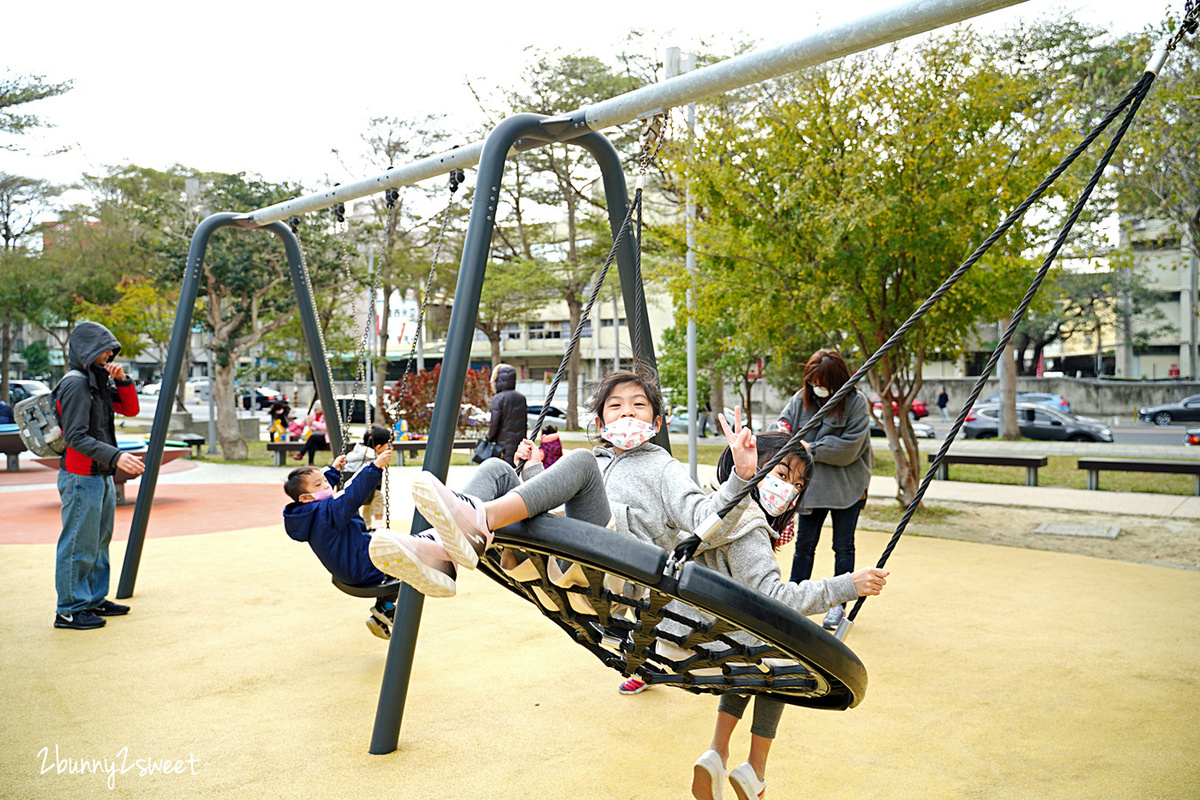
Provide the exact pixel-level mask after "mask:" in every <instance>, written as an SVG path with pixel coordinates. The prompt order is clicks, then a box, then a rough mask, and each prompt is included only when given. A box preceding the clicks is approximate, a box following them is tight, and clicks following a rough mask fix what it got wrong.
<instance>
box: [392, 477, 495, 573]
mask: <svg viewBox="0 0 1200 800" xmlns="http://www.w3.org/2000/svg"><path fill="white" fill-rule="evenodd" d="M412 496H413V502H414V503H416V505H417V510H418V511H420V512H421V516H423V517H424V518H425V519H426V521H427V522H429V524H430V525H432V526H433V527H434V528H435V529H436V530H437V532H438V533H439V534H441V537H442V545H443V546H445V548H446V552H447V553H449V554H450V558H452V559H454V563H456V564H458V565H459V566H462V567H466V568H467V569H475V567H476V566H477V565H478V564H479V556H480V555H482V554H483V551H484V550H485V549H487V546H488V545H489V544H491V543H492V532H491V531H489V530H488V527H487V513H486V512H485V511H484V510H483V501H482V500H479V499H478V498H476V497H470V496H468V495H465V494H459V493H457V492H452V491H450V490H449V489H447V488H446V486H445V484H443V483H442V482H441V481H439V480H438V479H437V477H436V476H434V475H433V473H430V472H425V471H421V472H419V473H417V477H415V478H413V487H412Z"/></svg>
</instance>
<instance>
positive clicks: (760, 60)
mask: <svg viewBox="0 0 1200 800" xmlns="http://www.w3.org/2000/svg"><path fill="white" fill-rule="evenodd" d="M1026 1H1027V0H916V1H915V2H909V3H904V4H901V5H898V6H894V7H892V8H889V9H885V10H883V11H879V12H876V13H874V14H869V15H867V16H865V17H861V18H860V19H857V20H853V21H851V22H847V23H844V24H842V25H838V26H835V27H833V28H829V29H826V30H821V31H817V32H815V33H812V34H810V35H808V36H805V37H804V38H802V39H796V40H795V41H792V42H788V43H786V44H781V45H777V46H775V47H769V48H765V49H763V50H758V51H755V52H752V53H746V54H745V55H741V56H736V57H734V58H730V59H727V60H725V61H722V62H720V63H718V64H713V65H711V66H708V67H704V68H702V69H697V70H693V71H692V72H688V73H685V74H683V75H679V76H678V77H675V78H671V79H670V80H666V81H663V82H661V83H656V84H652V85H649V86H643V87H642V88H640V89H635V90H633V91H631V92H626V93H625V94H622V95H618V96H617V97H613V98H610V99H608V100H603V101H601V102H599V103H595V104H594V105H591V106H585V107H583V108H579V109H576V110H575V111H572V112H570V113H568V114H564V115H562V116H560V117H555V118H553V119H550V120H547V121H546V123H545V124H544V125H543V126H542V127H543V130H544V131H545V138H544V140H542V141H530V142H528V143H527V144H526V146H520V145H519V146H518V147H516V148H513V150H514V152H516V151H518V150H521V149H526V147H536V146H539V145H540V144H543V143H545V142H550V141H562V140H566V139H571V138H574V137H576V136H580V135H582V134H584V133H587V132H589V131H599V130H603V129H605V128H611V127H613V126H614V125H621V124H624V123H626V122H629V121H630V120H634V119H637V118H638V117H641V116H643V115H646V114H649V113H655V112H661V111H666V110H668V109H671V108H675V107H676V106H682V105H687V104H688V103H693V102H696V101H698V100H703V99H705V98H706V97H712V96H714V95H718V94H722V93H724V92H728V91H732V90H734V89H738V88H741V87H743V86H750V85H752V84H755V83H761V82H762V81H765V80H770V79H771V78H777V77H779V76H781V75H786V74H788V73H790V72H796V71H797V70H800V69H804V68H806V67H812V66H816V65H817V64H823V63H825V62H826V61H832V60H833V59H836V58H841V57H842V56H847V55H850V54H852V53H860V52H862V51H864V50H869V49H871V48H872V47H878V46H879V45H883V44H888V43H890V42H895V41H898V40H900V39H904V38H906V37H908V36H914V35H916V34H919V33H926V32H928V31H931V30H934V29H936V28H941V27H943V26H946V25H953V24H954V23H956V22H962V21H963V20H967V19H970V18H972V17H977V16H980V15H982V14H986V13H988V12H991V11H996V10H997V9H1001V8H1007V7H1009V6H1015V5H1019V4H1020V3H1024V2H1026ZM482 152H483V143H482V142H474V143H472V144H469V145H466V146H465V147H459V148H456V149H454V150H448V151H446V152H444V153H438V154H437V155H432V156H428V157H426V158H422V159H420V160H418V161H414V162H413V163H411V164H408V165H406V166H402V167H396V168H395V169H391V170H388V171H387V172H384V173H382V174H380V175H375V176H373V177H370V178H364V179H363V180H359V181H355V182H353V183H346V184H343V185H341V186H335V187H333V188H332V189H327V190H325V191H322V192H316V193H314V194H310V195H305V196H304V197H298V198H295V199H294V200H287V201H284V202H282V203H276V204H275V205H271V206H266V207H265V208H261V209H259V210H257V211H253V212H250V213H248V214H244V215H241V216H239V217H238V220H237V222H238V224H239V225H241V226H242V227H246V228H259V227H262V226H263V225H268V224H270V223H272V222H279V221H282V220H286V219H288V218H289V217H292V216H296V215H301V214H308V213H310V212H313V211H319V210H321V209H324V208H329V207H331V206H334V205H336V204H337V203H345V202H347V201H349V200H354V199H357V198H359V197H366V196H368V195H372V194H376V193H379V192H382V191H384V190H385V189H393V188H397V187H400V186H411V185H413V184H415V183H417V182H419V181H422V180H425V179H427V178H434V177H437V176H438V175H444V174H446V173H448V172H450V171H451V170H455V169H467V168H469V167H473V166H475V165H476V164H478V163H479V156H480V154H481V153H482Z"/></svg>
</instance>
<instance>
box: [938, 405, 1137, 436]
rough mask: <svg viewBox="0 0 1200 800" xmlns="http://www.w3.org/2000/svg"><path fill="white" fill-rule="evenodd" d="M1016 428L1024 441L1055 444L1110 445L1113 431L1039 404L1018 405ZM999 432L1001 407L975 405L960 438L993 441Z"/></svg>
mask: <svg viewBox="0 0 1200 800" xmlns="http://www.w3.org/2000/svg"><path fill="white" fill-rule="evenodd" d="M1017 427H1018V428H1019V429H1020V431H1021V436H1023V437H1025V438H1026V439H1045V440H1048V441H1058V442H1111V441H1112V440H1113V436H1112V431H1111V430H1109V429H1108V427H1107V426H1105V425H1104V424H1102V423H1100V422H1095V421H1092V420H1088V419H1083V418H1081V417H1076V416H1074V415H1072V414H1065V413H1063V412H1062V411H1058V410H1057V409H1054V408H1051V407H1050V406H1043V405H1040V404H1038V403H1017ZM999 431H1000V406H998V405H995V404H988V405H981V406H976V407H975V408H973V409H971V410H970V412H968V413H967V419H966V421H965V422H964V423H963V429H962V433H963V437H964V438H967V439H994V438H995V437H996V436H998V435H999Z"/></svg>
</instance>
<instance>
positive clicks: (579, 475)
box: [463, 449, 612, 526]
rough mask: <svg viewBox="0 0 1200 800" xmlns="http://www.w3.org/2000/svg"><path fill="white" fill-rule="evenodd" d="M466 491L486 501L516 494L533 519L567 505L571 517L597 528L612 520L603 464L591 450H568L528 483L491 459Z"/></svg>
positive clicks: (500, 463)
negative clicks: (602, 472) (602, 474)
mask: <svg viewBox="0 0 1200 800" xmlns="http://www.w3.org/2000/svg"><path fill="white" fill-rule="evenodd" d="M463 491H464V492H465V493H466V494H469V495H474V496H475V497H478V498H480V499H482V500H495V499H496V498H497V497H501V496H502V495H505V494H508V493H509V492H516V493H517V494H519V495H520V496H521V499H522V500H524V501H525V508H526V509H528V511H529V516H531V517H533V516H536V515H538V514H543V513H545V512H547V511H550V510H551V509H555V508H558V507H559V506H564V505H565V506H566V509H567V516H568V517H570V518H571V519H581V520H583V521H584V522H590V523H592V524H594V525H600V526H604V525H607V524H608V520H609V519H610V518H611V517H612V512H611V511H610V510H609V508H608V494H607V493H605V491H604V478H603V477H602V476H601V475H600V465H599V464H598V463H597V462H596V457H595V456H594V455H592V453H591V451H589V450H584V449H579V450H570V451H568V452H567V453H565V454H564V455H563V457H562V458H560V459H559V460H558V461H555V462H554V466H553V467H551V468H550V469H544V470H542V472H541V473H540V474H538V475H535V476H533V477H532V478H530V479H529V480H528V481H526V482H525V483H521V479H520V478H519V477H517V471H516V470H515V469H513V468H512V467H511V466H510V465H509V464H508V463H507V462H505V461H502V460H501V459H498V458H489V459H488V460H487V461H484V462H483V464H481V465H480V466H479V469H477V470H475V472H474V474H473V475H472V476H471V479H470V480H469V481H467V485H466V486H464V487H463Z"/></svg>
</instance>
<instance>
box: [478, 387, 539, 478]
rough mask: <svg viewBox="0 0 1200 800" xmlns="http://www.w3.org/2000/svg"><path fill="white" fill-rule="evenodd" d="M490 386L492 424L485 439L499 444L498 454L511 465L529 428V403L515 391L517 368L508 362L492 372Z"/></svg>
mask: <svg viewBox="0 0 1200 800" xmlns="http://www.w3.org/2000/svg"><path fill="white" fill-rule="evenodd" d="M492 389H494V390H495V392H496V396H495V397H493V398H492V425H491V427H490V428H489V429H488V435H487V440H488V441H489V442H493V443H495V444H496V445H499V447H500V450H501V451H502V454H501V456H500V457H501V458H503V459H504V460H505V461H507V462H508V463H509V464H510V465H511V464H512V463H513V456H515V455H516V454H517V448H518V447H520V445H521V440H522V439H524V438H525V432H526V431H527V430H528V425H529V417H528V414H529V406H528V405H527V404H526V402H525V395H523V394H521V393H520V392H518V391H517V370H516V369H515V368H514V367H511V366H509V365H508V364H501V365H500V366H498V367H496V371H495V372H494V373H492Z"/></svg>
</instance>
